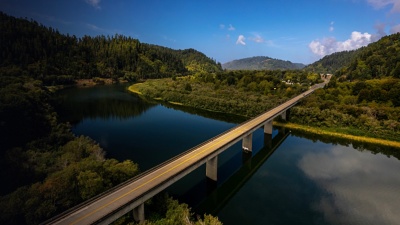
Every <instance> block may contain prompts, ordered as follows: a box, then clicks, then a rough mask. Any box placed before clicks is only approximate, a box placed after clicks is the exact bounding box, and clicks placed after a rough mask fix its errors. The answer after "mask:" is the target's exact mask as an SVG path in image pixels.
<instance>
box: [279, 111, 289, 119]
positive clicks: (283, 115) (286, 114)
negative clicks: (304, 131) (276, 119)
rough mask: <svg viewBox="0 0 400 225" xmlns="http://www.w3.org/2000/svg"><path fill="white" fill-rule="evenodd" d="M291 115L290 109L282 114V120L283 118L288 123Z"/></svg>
mask: <svg viewBox="0 0 400 225" xmlns="http://www.w3.org/2000/svg"><path fill="white" fill-rule="evenodd" d="M289 115H290V109H287V110H285V111H283V112H282V114H281V118H282V119H283V120H286V121H288V120H289Z"/></svg>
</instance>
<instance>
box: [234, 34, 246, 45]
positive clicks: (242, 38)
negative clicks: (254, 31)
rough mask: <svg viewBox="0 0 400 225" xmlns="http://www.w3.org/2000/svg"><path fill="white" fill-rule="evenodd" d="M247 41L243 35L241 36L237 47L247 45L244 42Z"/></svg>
mask: <svg viewBox="0 0 400 225" xmlns="http://www.w3.org/2000/svg"><path fill="white" fill-rule="evenodd" d="M245 40H246V38H245V37H244V36H243V35H239V37H238V39H237V41H236V44H237V45H239V44H240V45H246V42H244V41H245Z"/></svg>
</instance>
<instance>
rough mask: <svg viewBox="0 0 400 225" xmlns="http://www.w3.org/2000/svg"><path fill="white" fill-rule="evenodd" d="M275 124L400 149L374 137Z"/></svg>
mask: <svg viewBox="0 0 400 225" xmlns="http://www.w3.org/2000/svg"><path fill="white" fill-rule="evenodd" d="M273 124H274V125H275V126H280V127H285V128H289V129H293V130H299V131H304V132H307V133H312V134H318V135H325V136H330V137H336V138H344V139H348V140H353V141H360V142H366V143H371V144H378V145H383V146H388V147H395V148H400V142H397V141H390V140H384V139H378V138H372V137H364V136H356V135H350V134H345V133H339V132H334V131H329V130H326V129H324V128H320V127H311V126H306V125H301V124H294V123H290V122H289V123H282V122H275V121H274V123H273Z"/></svg>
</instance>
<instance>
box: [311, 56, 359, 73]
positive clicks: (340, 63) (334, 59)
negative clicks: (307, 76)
mask: <svg viewBox="0 0 400 225" xmlns="http://www.w3.org/2000/svg"><path fill="white" fill-rule="evenodd" d="M358 52H359V51H357V50H353V51H343V52H335V53H333V54H330V55H327V56H324V57H323V58H322V59H320V60H318V61H316V62H314V63H312V64H310V65H308V66H306V67H305V68H304V69H305V70H307V71H313V72H317V73H331V74H333V73H335V72H336V71H337V70H339V69H341V68H342V67H344V66H346V65H347V64H348V63H349V62H351V61H352V60H353V59H354V58H355V57H356V56H357V53H358Z"/></svg>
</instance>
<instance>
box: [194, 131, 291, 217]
mask: <svg viewBox="0 0 400 225" xmlns="http://www.w3.org/2000/svg"><path fill="white" fill-rule="evenodd" d="M289 134H290V132H289V131H287V130H286V129H285V128H280V129H279V130H278V134H276V135H275V136H274V137H273V138H272V134H264V147H263V148H262V149H261V150H260V151H259V152H257V154H255V155H254V156H253V157H252V158H248V157H247V156H248V155H246V154H248V153H245V152H244V153H243V159H244V161H243V165H242V166H241V167H240V168H239V169H238V170H237V171H236V172H235V173H234V174H232V175H231V176H230V177H229V178H228V179H227V180H226V181H224V183H223V184H222V185H221V186H219V187H218V188H217V189H215V190H213V191H212V192H211V193H210V194H209V195H208V196H207V198H206V199H205V200H203V201H202V202H201V203H200V204H199V206H197V207H196V212H198V213H199V215H203V214H204V213H211V214H213V215H214V214H215V213H218V212H219V211H220V210H221V209H222V208H223V207H224V206H225V205H226V203H227V202H228V201H229V200H230V199H231V198H232V197H233V196H234V195H235V194H236V192H238V191H239V190H240V189H241V188H242V186H243V185H244V184H245V183H246V182H247V181H248V180H249V179H250V178H251V177H252V176H253V175H254V173H255V172H257V171H258V169H259V168H260V167H261V166H262V165H263V164H264V163H265V161H266V160H267V159H268V158H269V157H270V156H271V155H272V154H273V153H274V152H275V150H276V149H277V148H279V146H280V145H281V144H282V143H283V142H284V141H285V139H286V138H287V137H288V136H289ZM250 155H251V154H250Z"/></svg>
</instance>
